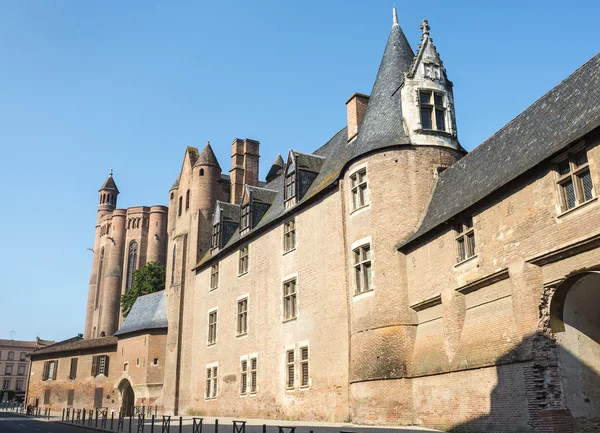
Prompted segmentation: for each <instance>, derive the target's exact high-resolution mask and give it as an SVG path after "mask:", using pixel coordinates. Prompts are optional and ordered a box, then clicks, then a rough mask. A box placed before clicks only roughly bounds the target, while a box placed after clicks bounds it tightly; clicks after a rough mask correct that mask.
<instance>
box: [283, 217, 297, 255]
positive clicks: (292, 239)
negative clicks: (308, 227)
mask: <svg viewBox="0 0 600 433" xmlns="http://www.w3.org/2000/svg"><path fill="white" fill-rule="evenodd" d="M294 248H296V220H295V219H294V218H292V219H291V220H288V221H286V222H285V224H283V251H284V252H287V251H291V250H293V249H294Z"/></svg>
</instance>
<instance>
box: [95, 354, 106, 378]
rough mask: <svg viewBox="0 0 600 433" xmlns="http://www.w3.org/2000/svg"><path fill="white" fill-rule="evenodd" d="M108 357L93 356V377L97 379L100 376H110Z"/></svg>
mask: <svg viewBox="0 0 600 433" xmlns="http://www.w3.org/2000/svg"><path fill="white" fill-rule="evenodd" d="M108 361H109V358H108V355H95V356H92V373H91V375H92V376H94V377H96V376H98V375H99V374H103V375H105V376H108Z"/></svg>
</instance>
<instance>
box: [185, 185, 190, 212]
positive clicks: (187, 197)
mask: <svg viewBox="0 0 600 433" xmlns="http://www.w3.org/2000/svg"><path fill="white" fill-rule="evenodd" d="M189 208H190V190H189V189H188V190H187V192H186V193H185V210H188V209H189Z"/></svg>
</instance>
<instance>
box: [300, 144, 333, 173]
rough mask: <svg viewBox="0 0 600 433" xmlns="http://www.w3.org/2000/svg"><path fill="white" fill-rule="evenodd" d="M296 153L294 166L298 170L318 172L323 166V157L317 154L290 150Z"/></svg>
mask: <svg viewBox="0 0 600 433" xmlns="http://www.w3.org/2000/svg"><path fill="white" fill-rule="evenodd" d="M292 152H293V153H294V154H295V155H296V164H297V165H298V167H296V168H297V169H298V170H304V171H310V172H312V173H318V172H319V171H321V167H322V166H323V161H324V160H325V158H324V157H322V156H319V155H311V154H310V153H303V152H297V151H294V150H292Z"/></svg>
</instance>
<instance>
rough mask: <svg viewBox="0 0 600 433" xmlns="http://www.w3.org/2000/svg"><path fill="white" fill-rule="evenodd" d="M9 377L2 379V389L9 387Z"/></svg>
mask: <svg viewBox="0 0 600 433" xmlns="http://www.w3.org/2000/svg"><path fill="white" fill-rule="evenodd" d="M10 382H11V380H10V379H4V381H3V382H2V389H10Z"/></svg>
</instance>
